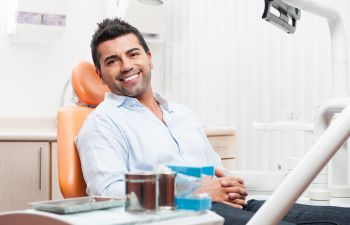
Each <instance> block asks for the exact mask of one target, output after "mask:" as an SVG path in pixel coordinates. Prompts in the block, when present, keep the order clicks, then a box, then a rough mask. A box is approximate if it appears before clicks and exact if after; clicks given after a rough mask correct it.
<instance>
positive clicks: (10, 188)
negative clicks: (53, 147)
mask: <svg viewBox="0 0 350 225" xmlns="http://www.w3.org/2000/svg"><path fill="white" fill-rule="evenodd" d="M0 179H1V180H0V211H8V210H16V209H25V208H29V207H30V206H29V205H28V202H33V201H41V200H48V199H50V186H51V185H50V144H49V142H29V141H28V142H10V141H9V142H6V141H2V142H0Z"/></svg>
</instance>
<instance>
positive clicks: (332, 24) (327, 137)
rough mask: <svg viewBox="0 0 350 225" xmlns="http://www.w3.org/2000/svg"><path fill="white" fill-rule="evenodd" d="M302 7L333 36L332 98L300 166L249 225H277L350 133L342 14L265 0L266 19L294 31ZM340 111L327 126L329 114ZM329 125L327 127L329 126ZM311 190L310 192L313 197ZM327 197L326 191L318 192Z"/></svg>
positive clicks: (312, 0)
mask: <svg viewBox="0 0 350 225" xmlns="http://www.w3.org/2000/svg"><path fill="white" fill-rule="evenodd" d="M300 10H304V11H308V12H310V13H313V14H315V15H318V16H321V17H323V18H325V19H326V20H327V22H328V27H329V31H330V36H331V57H332V63H331V66H332V70H331V71H332V76H331V79H332V85H331V89H332V90H331V97H332V98H331V99H330V100H328V101H326V102H325V103H323V105H322V106H321V108H320V110H319V112H318V115H317V116H316V121H315V128H314V134H315V137H316V138H317V139H316V141H315V143H314V144H313V146H312V147H311V149H310V150H309V151H308V153H307V154H306V155H305V156H304V158H303V159H302V160H301V161H300V163H299V164H298V165H297V167H296V168H295V169H294V170H293V171H292V172H291V173H290V174H289V176H288V177H287V178H286V179H285V180H284V181H283V182H282V183H281V184H280V186H279V187H278V188H277V189H276V190H275V191H274V193H273V194H272V196H271V197H270V198H269V199H268V200H267V201H266V202H265V204H264V205H263V206H262V207H261V208H260V209H259V210H258V212H257V213H256V214H255V215H254V216H253V217H252V218H251V220H250V221H249V222H248V225H274V224H278V223H279V222H280V221H281V220H282V219H283V217H284V216H285V215H286V213H287V212H288V211H289V209H290V208H291V207H292V205H293V203H294V202H295V201H296V200H297V199H298V198H299V197H300V195H301V194H302V193H303V192H304V190H305V189H306V188H307V187H308V185H309V184H310V183H311V182H312V181H313V179H314V178H315V177H316V176H317V174H318V173H319V172H320V171H321V170H322V168H323V167H324V166H325V165H326V164H327V163H328V161H329V160H330V159H331V158H332V157H333V155H334V154H335V153H336V152H337V151H338V149H339V148H340V147H341V146H342V145H343V144H344V142H345V141H346V140H347V139H348V137H349V136H350V105H349V103H350V98H348V97H347V96H348V95H347V86H346V83H347V81H346V75H347V63H348V59H347V44H346V32H345V26H344V23H343V20H342V17H341V15H340V13H339V12H338V10H337V9H335V8H334V7H333V6H332V5H330V4H329V3H324V2H322V1H319V0H283V1H281V0H265V10H264V13H263V19H265V20H266V21H268V22H271V23H272V24H274V25H276V26H277V27H279V28H281V29H282V30H284V31H286V32H288V33H290V34H292V33H294V31H295V28H296V23H297V20H299V19H300ZM337 112H339V113H340V114H339V115H337V117H336V119H334V121H333V122H332V123H331V124H330V125H329V126H328V118H329V117H328V116H329V115H330V114H331V115H334V113H337ZM327 126H328V127H327ZM311 194H312V193H310V196H311ZM314 194H316V195H315V196H318V197H321V198H322V197H325V198H327V195H328V194H329V193H328V192H327V190H323V192H322V191H321V190H320V191H319V192H317V191H316V193H314Z"/></svg>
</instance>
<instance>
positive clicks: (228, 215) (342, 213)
mask: <svg viewBox="0 0 350 225" xmlns="http://www.w3.org/2000/svg"><path fill="white" fill-rule="evenodd" d="M263 203H264V201H258V200H250V201H248V204H247V206H246V207H245V208H244V209H243V210H242V209H236V208H233V207H231V206H228V205H225V204H222V203H213V206H212V209H211V210H212V211H214V212H216V213H217V214H219V215H220V216H222V217H224V218H225V225H243V224H247V222H248V221H249V219H250V218H251V217H252V216H253V215H254V213H255V212H256V211H258V209H259V208H260V206H261V205H262V204H263ZM280 224H282V225H291V224H300V225H301V224H315V225H331V224H336V225H350V208H343V207H336V206H313V205H303V204H294V206H293V207H292V208H291V210H290V211H289V212H288V214H287V215H286V216H285V217H284V218H283V221H281V223H280Z"/></svg>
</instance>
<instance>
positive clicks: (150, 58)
mask: <svg viewBox="0 0 350 225" xmlns="http://www.w3.org/2000/svg"><path fill="white" fill-rule="evenodd" d="M147 56H148V59H149V66H150V67H151V69H153V61H152V53H151V51H148V52H147Z"/></svg>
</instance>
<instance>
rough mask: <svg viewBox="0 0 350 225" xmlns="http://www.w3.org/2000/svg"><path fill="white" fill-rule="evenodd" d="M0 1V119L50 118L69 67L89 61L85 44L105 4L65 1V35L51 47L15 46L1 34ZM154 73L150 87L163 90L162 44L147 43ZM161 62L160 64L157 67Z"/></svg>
mask: <svg viewBox="0 0 350 225" xmlns="http://www.w3.org/2000/svg"><path fill="white" fill-rule="evenodd" d="M5 2H6V1H5V0H0V66H1V69H0V71H1V72H0V116H54V115H55V114H56V111H57V109H58V106H59V103H60V95H61V91H62V88H63V86H64V84H65V82H66V80H67V79H69V77H70V73H71V70H72V68H73V66H74V65H75V64H76V63H77V62H78V61H80V60H90V61H91V56H90V40H91V35H92V33H93V32H94V30H95V29H96V23H97V22H100V21H101V20H102V18H105V17H106V16H107V14H108V13H107V11H108V10H107V9H106V7H107V3H108V2H107V1H101V0H89V1H84V0H74V1H68V0H67V1H66V2H67V21H66V32H65V34H64V35H63V37H62V38H61V39H59V40H58V42H57V43H55V44H46V45H29V44H27V45H18V44H17V45H14V44H12V41H11V37H10V36H9V35H7V34H6V21H5V10H6V7H5ZM150 48H151V49H152V50H153V52H154V53H153V57H154V61H155V64H156V65H157V69H155V70H154V71H153V76H154V77H158V78H159V79H155V84H154V85H155V86H156V89H157V90H162V88H163V83H162V79H161V76H160V75H158V74H159V73H161V71H162V70H163V67H162V65H161V64H162V60H163V57H162V54H163V52H164V48H163V47H162V45H161V44H152V45H150ZM158 64H160V66H158Z"/></svg>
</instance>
